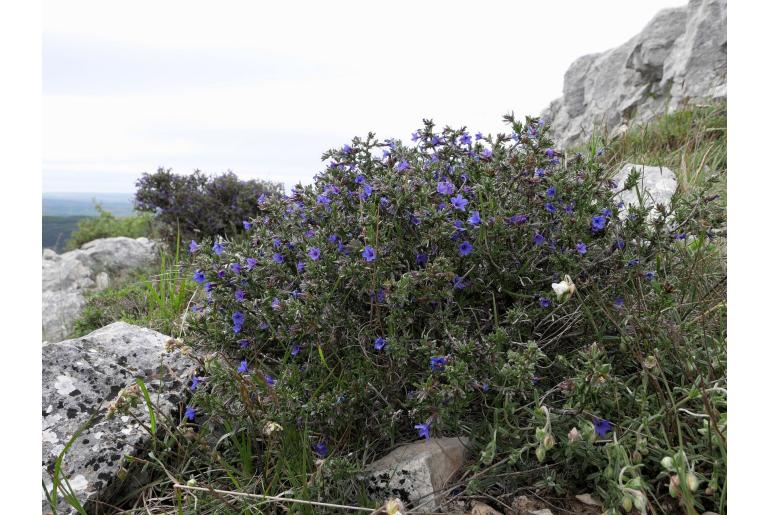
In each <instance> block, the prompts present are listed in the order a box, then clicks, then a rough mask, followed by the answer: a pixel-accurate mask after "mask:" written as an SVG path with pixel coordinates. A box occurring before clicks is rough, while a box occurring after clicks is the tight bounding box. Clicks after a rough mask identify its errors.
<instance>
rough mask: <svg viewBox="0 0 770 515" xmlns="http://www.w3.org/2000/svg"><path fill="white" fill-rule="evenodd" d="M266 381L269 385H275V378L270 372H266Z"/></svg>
mask: <svg viewBox="0 0 770 515" xmlns="http://www.w3.org/2000/svg"><path fill="white" fill-rule="evenodd" d="M265 383H267V386H275V378H274V377H273V376H271V375H270V374H265Z"/></svg>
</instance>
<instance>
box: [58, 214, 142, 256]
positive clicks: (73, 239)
mask: <svg viewBox="0 0 770 515" xmlns="http://www.w3.org/2000/svg"><path fill="white" fill-rule="evenodd" d="M95 208H96V211H97V212H98V213H99V216H97V217H88V218H84V219H83V220H81V221H80V222H78V228H77V229H76V230H75V231H74V232H73V233H72V235H70V239H69V240H68V241H67V249H68V250H72V249H76V248H78V247H80V246H81V245H83V244H84V243H88V242H89V241H92V240H96V239H98V238H113V237H116V236H126V237H128V238H140V237H142V236H145V237H149V236H152V222H153V215H152V214H150V213H139V214H136V215H133V216H115V215H113V214H112V213H110V212H109V211H106V210H105V209H103V208H102V206H101V205H99V204H96V205H95Z"/></svg>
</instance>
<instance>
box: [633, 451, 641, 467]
mask: <svg viewBox="0 0 770 515" xmlns="http://www.w3.org/2000/svg"><path fill="white" fill-rule="evenodd" d="M631 461H633V462H634V465H638V464H639V463H641V462H642V453H641V452H639V451H634V452H633V453H632V454H631Z"/></svg>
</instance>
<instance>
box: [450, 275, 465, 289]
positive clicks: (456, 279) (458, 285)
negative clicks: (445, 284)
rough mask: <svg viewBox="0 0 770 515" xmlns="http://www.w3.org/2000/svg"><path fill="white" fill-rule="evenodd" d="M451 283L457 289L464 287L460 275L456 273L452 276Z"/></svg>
mask: <svg viewBox="0 0 770 515" xmlns="http://www.w3.org/2000/svg"><path fill="white" fill-rule="evenodd" d="M452 285H453V286H454V287H455V288H457V289H458V290H462V289H463V288H465V283H463V278H462V276H459V275H456V276H454V277H453V278H452Z"/></svg>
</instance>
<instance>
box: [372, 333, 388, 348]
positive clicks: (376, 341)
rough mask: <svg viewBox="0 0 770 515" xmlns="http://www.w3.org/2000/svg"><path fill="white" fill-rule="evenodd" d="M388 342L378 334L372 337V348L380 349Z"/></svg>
mask: <svg viewBox="0 0 770 515" xmlns="http://www.w3.org/2000/svg"><path fill="white" fill-rule="evenodd" d="M387 344H388V340H386V339H385V338H383V337H382V336H378V337H377V338H375V339H374V350H382V349H384V348H385V346H386V345H387Z"/></svg>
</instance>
